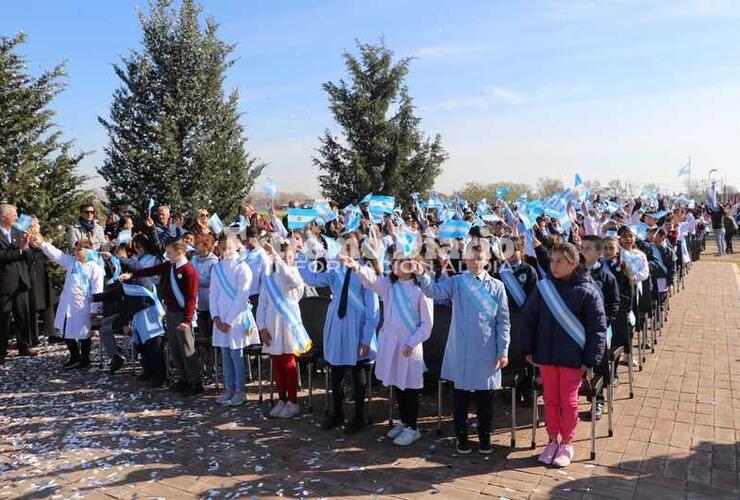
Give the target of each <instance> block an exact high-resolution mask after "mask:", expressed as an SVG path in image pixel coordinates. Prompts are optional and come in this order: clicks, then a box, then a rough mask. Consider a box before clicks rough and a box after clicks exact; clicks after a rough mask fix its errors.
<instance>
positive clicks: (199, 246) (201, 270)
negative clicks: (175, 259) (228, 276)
mask: <svg viewBox="0 0 740 500" xmlns="http://www.w3.org/2000/svg"><path fill="white" fill-rule="evenodd" d="M214 244H215V241H214V239H213V236H211V235H210V234H208V233H206V234H201V235H199V236H197V237H196V238H195V253H196V255H195V256H194V257H193V258H192V259H190V263H191V264H193V266H194V267H195V270H196V271H198V337H202V338H207V339H209V340H211V337H212V336H213V320H212V319H211V312H210V308H209V307H208V296H209V289H210V286H211V269H212V268H213V266H214V265H215V264H216V263H218V257H216V255H214V253H213V248H214ZM250 274H251V273H250Z"/></svg>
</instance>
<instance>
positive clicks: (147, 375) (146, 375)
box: [136, 372, 152, 382]
mask: <svg viewBox="0 0 740 500" xmlns="http://www.w3.org/2000/svg"><path fill="white" fill-rule="evenodd" d="M151 379H152V374H151V373H147V372H141V373H140V374H139V375H137V376H136V381H137V382H148V381H150V380H151Z"/></svg>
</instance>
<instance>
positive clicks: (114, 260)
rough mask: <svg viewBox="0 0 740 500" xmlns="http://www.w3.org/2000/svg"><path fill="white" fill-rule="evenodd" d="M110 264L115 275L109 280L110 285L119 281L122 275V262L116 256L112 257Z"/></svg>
mask: <svg viewBox="0 0 740 500" xmlns="http://www.w3.org/2000/svg"><path fill="white" fill-rule="evenodd" d="M110 263H111V265H112V266H113V275H112V276H111V277H110V279H109V280H108V284H109V285H111V284H113V283H115V282H116V281H118V277H119V276H120V275H121V260H120V259H119V258H118V257H116V256H115V255H111V256H110Z"/></svg>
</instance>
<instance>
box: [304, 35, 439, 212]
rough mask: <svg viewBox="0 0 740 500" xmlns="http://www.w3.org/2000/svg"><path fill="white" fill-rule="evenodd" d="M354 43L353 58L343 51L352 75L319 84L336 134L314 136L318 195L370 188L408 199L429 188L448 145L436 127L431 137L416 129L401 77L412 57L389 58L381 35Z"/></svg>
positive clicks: (335, 196) (342, 201) (349, 196)
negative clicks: (338, 131)
mask: <svg viewBox="0 0 740 500" xmlns="http://www.w3.org/2000/svg"><path fill="white" fill-rule="evenodd" d="M357 45H358V49H359V51H360V56H359V58H357V57H355V56H353V55H352V54H349V53H344V55H343V57H344V60H345V64H346V67H347V71H348V72H349V79H350V81H349V82H345V81H344V80H339V82H338V83H333V82H327V83H325V84H324V85H323V88H324V90H325V91H326V93H327V94H328V96H329V109H330V110H331V112H332V114H333V115H334V118H335V120H336V121H337V123H338V124H339V125H340V127H341V128H342V139H341V141H340V139H339V138H337V137H335V136H334V135H333V134H332V133H331V132H330V131H329V130H327V131H326V132H325V133H324V136H323V137H322V138H321V139H320V141H321V144H320V146H319V148H318V153H319V155H318V157H314V159H313V162H314V164H315V165H317V166H318V167H319V169H320V170H321V175H319V183H320V184H321V189H322V191H323V194H324V196H326V197H327V198H329V199H332V200H334V201H336V202H337V203H339V205H340V206H344V205H346V204H348V203H351V202H357V201H358V200H359V199H360V198H361V197H362V196H364V195H365V194H367V193H369V192H373V193H377V194H388V195H394V196H396V198H397V199H398V201H399V202H402V203H406V202H408V199H409V197H410V195H411V193H414V192H419V193H423V194H425V193H426V192H428V191H429V190H431V188H432V187H433V185H434V180H435V179H436V177H437V176H438V175H439V173H440V172H441V170H442V169H441V165H442V162H444V160H445V159H446V158H447V153H446V152H445V150H444V149H443V147H442V140H441V137H440V136H439V134H437V135H436V136H435V137H434V139H433V140H432V139H429V138H427V137H425V136H424V134H423V133H422V132H421V131H420V130H419V123H420V121H421V120H420V119H419V118H418V117H416V116H414V106H413V104H412V99H411V96H410V95H409V90H408V87H407V86H406V84H405V82H404V81H405V78H406V75H407V74H408V69H409V63H410V61H411V60H410V59H409V58H404V59H401V60H400V61H398V62H395V63H394V62H393V52H392V51H391V50H389V49H388V48H387V47H386V46H385V43H384V41H383V40H381V41H380V42H379V43H378V44H376V45H372V44H364V43H359V42H358V44H357Z"/></svg>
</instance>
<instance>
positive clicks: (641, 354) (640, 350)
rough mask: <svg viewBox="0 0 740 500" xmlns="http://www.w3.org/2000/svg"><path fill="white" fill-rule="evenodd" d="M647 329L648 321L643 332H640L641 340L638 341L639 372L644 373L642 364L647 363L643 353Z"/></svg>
mask: <svg viewBox="0 0 740 500" xmlns="http://www.w3.org/2000/svg"><path fill="white" fill-rule="evenodd" d="M645 328H647V321H645V323H643V331H641V332H640V338H639V339H638V341H637V357H638V364H639V365H640V366H639V370H640V371H642V363H643V362H644V361H645V358H644V356H645V354H644V353H643V349H642V348H643V337H644V335H645Z"/></svg>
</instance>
